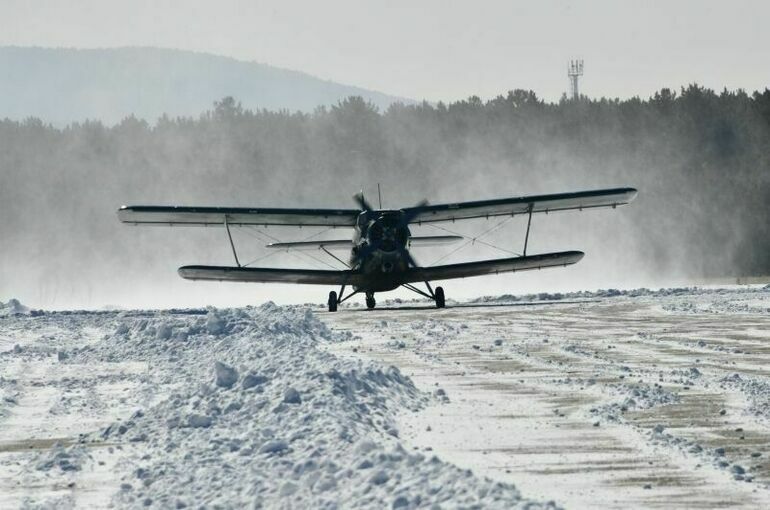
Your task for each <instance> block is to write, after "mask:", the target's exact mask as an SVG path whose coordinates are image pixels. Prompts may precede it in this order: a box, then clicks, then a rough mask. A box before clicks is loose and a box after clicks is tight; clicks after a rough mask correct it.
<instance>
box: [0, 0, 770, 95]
mask: <svg viewBox="0 0 770 510" xmlns="http://www.w3.org/2000/svg"><path fill="white" fill-rule="evenodd" d="M0 6H1V7H0V45H19V46H33V45H34V46H53V47H56V46H66V47H83V48H92V47H115V46H137V45H141V46H160V47H168V48H180V49H190V50H196V51H203V52H210V53H215V54H220V55H227V56H231V57H235V58H238V59H243V60H254V61H258V62H263V63H268V64H272V65H275V66H279V67H285V68H290V69H295V70H300V71H305V72H307V73H310V74H313V75H316V76H319V77H322V78H325V79H330V80H334V81H338V82H342V83H347V84H353V85H359V86H363V87H366V88H370V89H376V90H381V91H383V92H387V93H390V94H396V95H400V96H405V97H411V98H418V99H419V98H425V99H428V100H432V101H436V100H451V99H458V98H464V97H467V96H469V95H471V94H477V95H480V96H482V97H484V98H489V97H492V96H495V95H497V94H498V93H502V92H504V91H506V90H509V89H512V88H531V89H534V90H535V91H536V92H537V93H538V94H540V95H541V96H543V97H545V98H546V99H552V100H556V99H558V98H559V96H561V94H562V93H563V92H564V91H565V90H566V88H567V85H568V82H567V78H566V63H567V61H568V60H569V58H570V57H573V56H579V57H582V58H584V59H585V77H584V79H583V82H582V89H583V91H584V92H585V93H586V94H588V95H589V96H592V97H598V96H610V97H628V96H633V95H641V96H643V97H647V96H649V95H650V94H651V93H652V92H653V91H655V90H657V89H659V88H661V87H664V86H669V87H679V86H680V85H683V84H687V83H691V82H698V83H701V84H704V85H707V86H710V87H714V88H719V89H721V88H722V87H724V86H727V87H728V88H744V89H747V90H749V91H753V90H756V89H764V88H765V87H766V86H768V84H770V65H768V64H770V58H769V57H770V29H768V25H767V23H768V22H767V20H768V19H770V2H766V1H765V2H760V1H757V2H748V1H732V2H724V1H722V2H716V1H671V0H669V1H649V0H648V1H645V2H621V1H615V0H606V1H605V0H599V1H587V2H571V1H558V2H557V1H552V2H545V1H543V2H535V1H531V0H528V1H524V2H519V1H512V0H507V1H483V0H475V1H472V2H471V1H468V2H454V1H447V0H430V1H417V0H408V1H402V0H398V1H392V0H391V1H381V2H374V1H361V0H324V1H291V0H280V1H257V0H248V1H235V0H218V1H216V2H214V1H200V0H185V1H164V0H152V1H147V0H78V1H77V2H63V1H60V0H0ZM75 6H77V7H75Z"/></svg>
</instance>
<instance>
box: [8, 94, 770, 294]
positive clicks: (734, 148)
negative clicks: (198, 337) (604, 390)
mask: <svg viewBox="0 0 770 510" xmlns="http://www.w3.org/2000/svg"><path fill="white" fill-rule="evenodd" d="M769 147H770V90H767V89H766V90H765V91H763V92H755V93H753V94H749V93H746V92H744V91H742V90H738V91H729V90H724V91H722V92H715V91H713V90H709V89H706V88H703V87H701V86H698V85H694V84H693V85H689V86H687V87H683V88H681V90H679V91H673V90H670V89H662V90H660V91H659V92H656V93H655V94H654V95H653V96H652V97H650V98H648V99H640V98H631V99H624V100H618V99H589V98H587V97H582V98H580V99H579V100H568V99H566V98H563V99H562V100H561V101H559V102H558V103H549V102H546V101H543V100H542V99H540V98H538V97H537V95H536V94H535V93H534V92H532V91H526V90H513V91H510V92H508V93H507V94H504V95H500V96H498V97H495V98H494V99H491V100H488V101H483V100H481V99H480V98H478V97H470V98H468V99H466V100H462V101H457V102H452V103H448V104H444V103H437V104H431V103H427V102H423V103H418V104H401V103H396V104H393V105H391V106H390V107H389V108H387V109H386V110H384V111H380V110H378V108H377V107H375V106H373V105H372V104H370V103H367V102H366V101H364V100H363V99H361V98H360V97H349V98H348V99H346V100H344V101H341V102H340V103H338V104H337V105H334V106H331V107H329V108H325V107H319V108H317V109H316V110H315V111H314V112H312V113H299V112H289V111H266V110H262V111H250V110H248V109H244V108H243V107H242V106H241V105H240V103H239V102H238V100H237V99H235V98H232V97H226V98H223V99H221V100H219V101H216V102H215V103H213V106H212V108H211V109H210V111H207V112H204V113H202V114H201V115H200V116H198V117H197V118H193V117H180V118H169V117H168V116H163V117H161V118H159V119H150V120H145V119H138V118H135V117H133V116H131V117H128V118H125V119H124V120H122V121H121V122H119V123H117V124H115V125H113V126H107V125H104V124H102V123H101V122H100V121H98V120H93V121H87V122H83V123H76V124H71V125H68V126H67V127H64V128H57V127H53V126H52V125H49V124H47V123H46V122H45V119H37V118H29V119H26V120H24V121H12V120H7V119H6V120H4V121H0V204H1V205H0V240H1V241H0V243H2V249H0V280H5V281H6V283H5V284H3V285H0V287H6V286H10V285H11V284H10V283H8V282H11V281H15V282H19V281H21V280H22V277H21V276H19V270H20V269H19V268H20V267H37V268H38V269H37V270H35V271H37V272H35V273H34V275H32V274H31V273H30V272H29V271H28V272H26V273H24V274H25V276H24V279H26V280H29V279H30V278H31V279H32V280H35V279H38V280H45V279H47V278H49V279H50V277H51V275H50V274H46V273H48V272H50V271H54V269H50V268H48V267H49V266H48V265H47V264H41V263H40V261H41V260H48V261H55V262H56V265H55V267H56V269H55V271H66V272H68V273H71V274H77V275H83V276H82V277H83V278H88V275H89V272H94V271H97V268H106V267H114V265H115V264H120V265H121V267H123V268H125V269H126V270H129V271H130V269H131V268H133V269H135V270H138V269H139V268H141V267H145V266H146V265H148V264H150V265H151V264H152V263H153V261H152V260H148V259H147V257H151V256H150V255H147V257H145V259H142V260H137V259H135V258H132V257H131V256H130V252H131V250H132V248H133V247H132V246H131V245H130V243H131V242H134V241H131V240H127V239H126V237H125V236H121V234H120V230H119V229H120V225H119V224H118V223H117V221H116V218H115V214H114V211H115V209H116V208H117V207H118V206H120V205H122V204H126V203H134V204H137V203H159V204H178V205H186V204H199V205H240V206H273V207H281V206H285V207H286V206H307V207H350V206H352V202H351V200H350V197H351V195H352V194H353V193H354V192H356V191H357V190H358V189H360V188H362V187H364V188H365V189H367V190H369V192H371V189H372V186H376V183H378V182H379V183H382V186H383V190H384V191H385V198H386V203H385V204H384V205H385V206H386V207H387V206H391V207H399V206H402V207H403V206H408V205H412V204H413V203H416V202H417V201H419V200H420V199H422V198H423V197H428V198H429V199H430V200H431V202H434V203H439V202H442V201H460V200H475V199H483V198H494V197H503V196H516V195H522V194H529V193H547V192H561V191H569V190H580V189H591V188H599V187H612V186H634V187H636V188H638V189H639V191H640V194H639V198H638V199H637V201H636V202H635V203H634V204H632V205H631V206H629V207H628V209H627V212H624V214H626V221H624V222H623V223H622V225H623V229H617V230H616V231H614V233H613V236H617V237H618V238H621V237H623V238H631V240H630V241H629V239H618V243H619V245H622V246H623V249H627V250H632V251H633V253H634V260H635V261H636V262H635V263H636V264H637V266H635V267H629V271H642V270H643V271H646V272H651V273H655V274H659V275H663V276H666V275H675V274H677V275H679V274H686V275H687V276H691V277H726V276H750V275H768V274H770V222H769V221H768V219H770V153H769V152H768V148H769ZM375 189H376V188H375ZM624 210H625V209H624ZM604 241H605V242H606V243H612V242H613V240H611V239H608V240H604ZM191 243H192V241H191ZM195 246H196V245H195V244H194V243H193V244H189V245H186V246H185V248H188V249H195ZM565 248H573V247H572V246H567V247H565ZM578 248H579V247H578ZM167 250H168V248H167V247H158V248H157V250H155V251H154V253H155V254H156V255H157V257H159V258H160V257H165V256H167V255H168V251H167ZM186 261H188V262H189V261H190V259H187V260H186ZM640 264H641V265H643V266H644V267H643V268H642V267H640V266H639V265H640ZM47 268H48V269H47ZM94 274H96V273H94ZM99 274H101V273H99ZM26 280H25V281H26ZM0 290H4V291H6V292H8V289H7V288H0Z"/></svg>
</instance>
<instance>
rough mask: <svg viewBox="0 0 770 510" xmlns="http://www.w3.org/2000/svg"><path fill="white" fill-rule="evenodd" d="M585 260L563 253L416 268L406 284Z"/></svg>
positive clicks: (408, 275)
mask: <svg viewBox="0 0 770 510" xmlns="http://www.w3.org/2000/svg"><path fill="white" fill-rule="evenodd" d="M582 258H583V252H582V251H563V252H557V253H544V254H541V255H529V256H527V257H512V258H507V259H493V260H481V261H478V262H463V263H461V264H449V265H446V266H433V267H415V268H412V269H410V270H409V271H408V272H407V274H406V278H405V279H404V280H403V281H404V283H413V282H425V281H432V280H450V279H452V278H467V277H469V276H482V275H488V274H497V273H505V272H515V271H526V270H528V269H542V268H544V267H556V266H567V265H570V264H574V263H576V262H578V261H580V259H582Z"/></svg>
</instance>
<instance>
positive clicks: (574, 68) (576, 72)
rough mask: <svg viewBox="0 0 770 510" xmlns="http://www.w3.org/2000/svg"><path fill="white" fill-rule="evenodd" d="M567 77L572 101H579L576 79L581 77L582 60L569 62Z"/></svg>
mask: <svg viewBox="0 0 770 510" xmlns="http://www.w3.org/2000/svg"><path fill="white" fill-rule="evenodd" d="M567 76H568V77H569V82H570V87H571V88H572V100H573V101H577V100H578V99H580V90H579V89H578V78H580V77H581V76H583V60H582V59H580V60H570V61H569V63H568V64H567Z"/></svg>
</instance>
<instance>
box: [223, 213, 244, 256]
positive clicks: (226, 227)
mask: <svg viewBox="0 0 770 510" xmlns="http://www.w3.org/2000/svg"><path fill="white" fill-rule="evenodd" d="M225 230H227V238H228V239H230V248H232V249H233V257H235V265H237V266H238V267H241V263H240V262H239V261H238V254H237V253H236V252H235V243H233V236H232V234H230V225H229V224H228V223H227V215H226V214H225Z"/></svg>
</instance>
